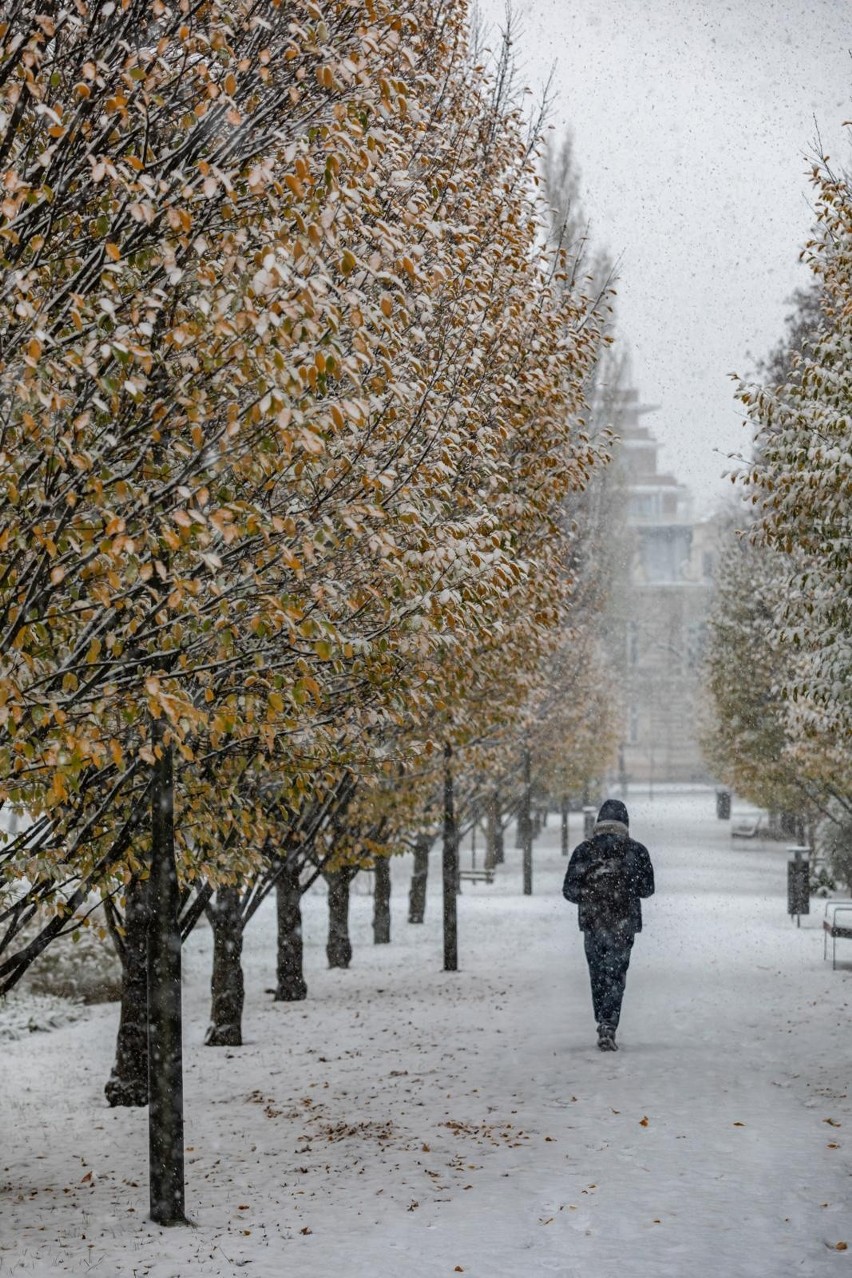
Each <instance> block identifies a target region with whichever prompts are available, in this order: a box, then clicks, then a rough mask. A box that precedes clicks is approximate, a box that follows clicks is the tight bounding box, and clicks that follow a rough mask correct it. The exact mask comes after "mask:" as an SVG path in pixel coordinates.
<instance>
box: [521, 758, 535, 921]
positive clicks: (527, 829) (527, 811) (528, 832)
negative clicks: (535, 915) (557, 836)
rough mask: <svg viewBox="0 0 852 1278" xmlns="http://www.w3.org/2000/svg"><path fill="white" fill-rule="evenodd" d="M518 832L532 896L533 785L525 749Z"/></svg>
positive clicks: (526, 891)
mask: <svg viewBox="0 0 852 1278" xmlns="http://www.w3.org/2000/svg"><path fill="white" fill-rule="evenodd" d="M518 833H519V835H520V838H521V847H522V848H523V859H524V896H532V844H533V823H532V787H531V784H530V752H529V750H524V798H523V804H522V807H521V817H520V818H519V820H518Z"/></svg>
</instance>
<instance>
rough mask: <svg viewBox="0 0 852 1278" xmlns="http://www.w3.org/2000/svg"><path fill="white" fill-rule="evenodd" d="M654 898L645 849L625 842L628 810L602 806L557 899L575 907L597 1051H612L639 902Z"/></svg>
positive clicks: (612, 802) (609, 803) (638, 927)
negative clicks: (592, 1013)
mask: <svg viewBox="0 0 852 1278" xmlns="http://www.w3.org/2000/svg"><path fill="white" fill-rule="evenodd" d="M653 894H654V868H653V866H652V865H651V857H650V856H649V854H648V849H647V848H646V847H644V846H643V844H641V843H637V842H636V840H635V839H631V837H630V822H629V818H628V815H627V808H626V807H625V806H624V804H623V803H621V802H620V800H618V799H607V800H606V802H605V803H604V804H603V805H602V806H601V809H600V811H599V813H598V819H597V821H596V822H595V826H594V830H593V831H592V837H591V838H590V839H586V840H584V841H583V842H582V843H580V844H578V845H577V847H576V848H575V849H574V851H573V853H572V855H571V860H570V861H569V863H568V869H567V871H566V874H565V882H564V883H563V884H562V895H563V896H564V897H565V900H566V901H571V902H572V903H573V904H574V905H577V906H579V909H578V911H577V921H578V923H579V925H580V931H581V932H582V933H583V940H584V943H585V948H586V959H587V961H588V964H589V976H590V977H591V982H592V1006H593V1008H594V1013H595V1020H596V1021H597V1025H598V1047H599V1048H600V1049H601V1051H602V1052H617V1051H618V1044H617V1043H616V1041H615V1032H616V1030H617V1029H618V1021H619V1017H620V1015H621V1000H622V998H623V997H624V983H625V980H626V979H627V968H628V967H629V965H630V954H631V951H632V949H633V941H634V938H635V936H636V933H637V932H641V931H642V906H641V905H640V898H642V897H649V896H653Z"/></svg>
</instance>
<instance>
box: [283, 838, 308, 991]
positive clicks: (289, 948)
mask: <svg viewBox="0 0 852 1278" xmlns="http://www.w3.org/2000/svg"><path fill="white" fill-rule="evenodd" d="M275 903H276V909H277V914H278V954H277V963H276V973H275V975H276V982H277V984H276V988H275V1002H276V1003H299V1002H301V1000H302V999H303V998H307V996H308V987H307V984H306V983H305V976H304V972H303V970H302V951H303V945H302V888H301V884H300V883H299V869H298V866H297V865H296V864H295V862H292V861H287V862H286V863H285V866H284V869H283V870H282V872H281V874H280V876H279V878H278V879H277V881H276V884H275Z"/></svg>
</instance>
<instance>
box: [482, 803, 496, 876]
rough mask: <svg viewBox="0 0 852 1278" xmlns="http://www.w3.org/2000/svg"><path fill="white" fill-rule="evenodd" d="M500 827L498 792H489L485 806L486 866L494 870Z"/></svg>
mask: <svg viewBox="0 0 852 1278" xmlns="http://www.w3.org/2000/svg"><path fill="white" fill-rule="evenodd" d="M499 829H500V809H499V807H498V800H497V795H496V794H489V796H488V802H487V804H486V808H485V868H486V870H493V869H494V867H495V865H496V864H497V831H498V830H499Z"/></svg>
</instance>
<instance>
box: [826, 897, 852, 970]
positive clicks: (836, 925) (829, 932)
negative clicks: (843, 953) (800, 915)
mask: <svg viewBox="0 0 852 1278" xmlns="http://www.w3.org/2000/svg"><path fill="white" fill-rule="evenodd" d="M838 915H840V916H841V921H838ZM822 930H823V936H822V957H823V958H824V959H825V958H828V938H829V937H831V968H832V971H834V970H835V969H836V967H837V942H838V941H852V901H826V903H825V913H824V914H823V919H822Z"/></svg>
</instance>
